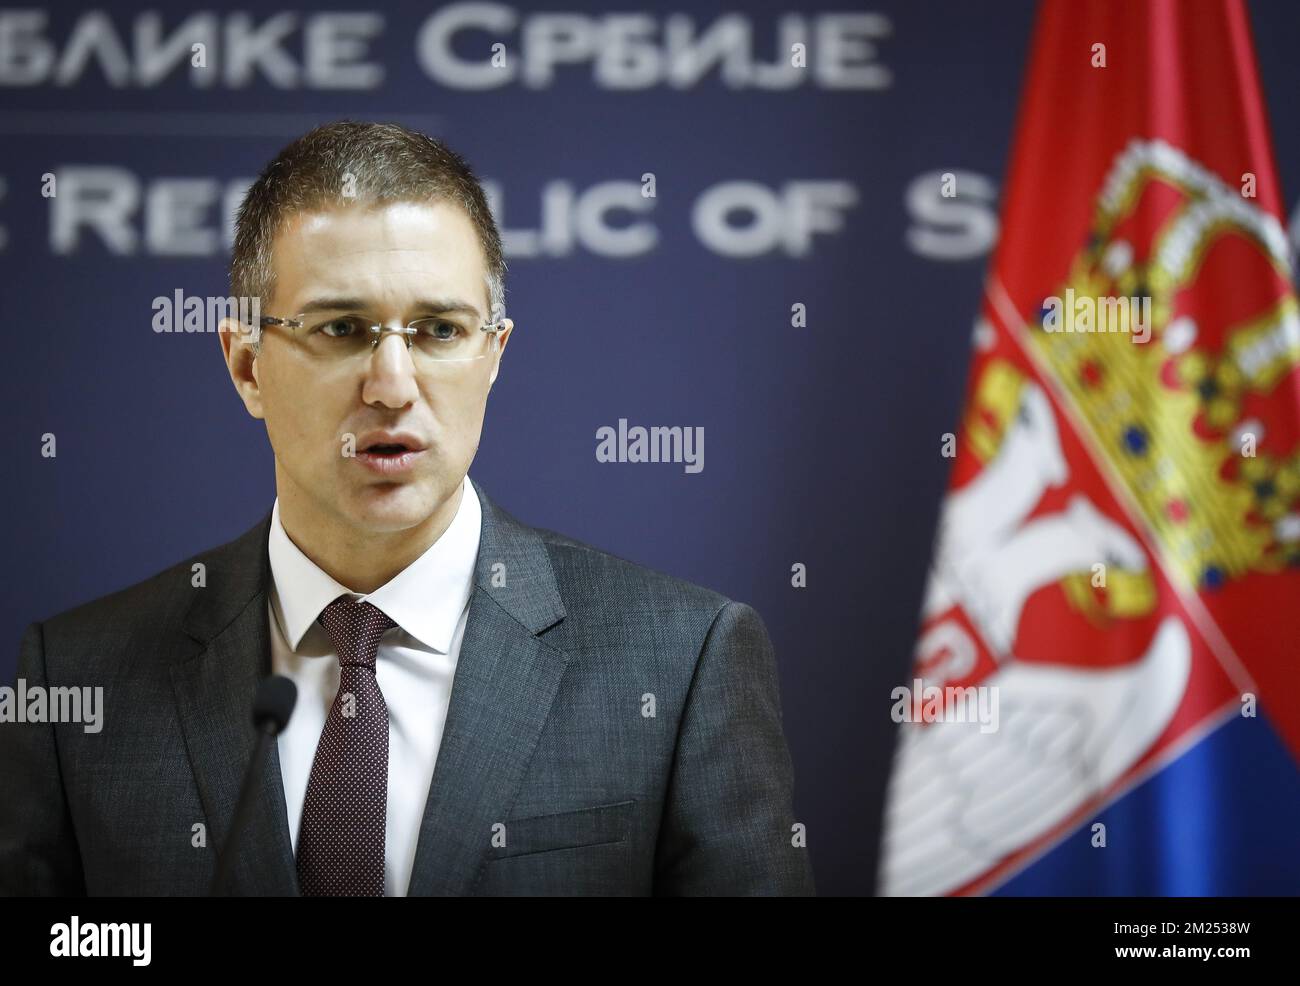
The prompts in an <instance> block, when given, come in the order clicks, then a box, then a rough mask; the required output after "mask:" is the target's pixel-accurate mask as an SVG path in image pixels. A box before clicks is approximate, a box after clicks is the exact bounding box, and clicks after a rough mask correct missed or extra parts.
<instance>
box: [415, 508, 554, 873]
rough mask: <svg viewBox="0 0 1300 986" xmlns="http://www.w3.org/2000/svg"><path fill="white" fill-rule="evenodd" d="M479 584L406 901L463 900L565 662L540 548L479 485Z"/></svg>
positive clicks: (531, 533) (508, 805)
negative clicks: (554, 642)
mask: <svg viewBox="0 0 1300 986" xmlns="http://www.w3.org/2000/svg"><path fill="white" fill-rule="evenodd" d="M473 485H474V490H475V492H476V493H478V496H479V500H480V502H481V503H482V505H483V523H482V529H481V532H480V537H479V554H478V562H477V564H476V566H475V578H474V581H475V585H474V589H473V592H472V594H471V596H470V604H469V615H468V617H467V622H466V625H465V634H464V638H463V639H462V641H461V648H460V658H459V660H458V662H457V665H456V677H455V680H454V681H453V684H452V693H451V704H450V706H449V707H448V710H447V720H446V724H445V726H444V728H443V735H442V743H441V746H440V748H439V752H438V762H437V765H436V767H435V769H434V773H433V781H432V783H431V784H430V786H429V797H428V801H427V803H426V804H425V810H424V818H423V821H422V823H421V826H420V838H419V844H418V846H417V848H416V853H415V865H414V869H413V870H412V873H411V883H410V888H409V891H408V893H410V894H411V895H420V894H464V893H469V892H470V891H471V890H472V889H473V886H474V883H475V881H476V879H477V877H478V874H479V872H480V870H481V868H482V866H483V863H484V861H485V860H486V859H487V852H488V850H489V848H490V846H491V841H490V840H491V838H492V826H493V824H494V823H496V822H503V821H505V820H506V817H507V815H508V814H509V812H510V809H511V806H512V804H513V802H514V799H515V795H516V793H517V791H518V788H519V784H520V782H521V781H522V779H523V775H524V772H525V770H526V769H527V767H528V762H529V760H530V759H531V757H532V753H533V749H534V747H535V746H536V744H537V739H538V736H539V735H540V734H541V731H542V729H543V727H544V726H545V724H546V719H547V717H548V715H549V714H550V708H551V702H552V701H553V700H554V698H555V694H556V692H557V690H558V689H559V685H560V679H561V678H562V677H563V674H564V668H565V664H566V662H567V656H566V655H565V653H564V652H562V651H559V650H557V649H556V648H554V647H552V646H551V645H550V644H548V643H546V641H545V640H543V639H541V638H540V637H539V634H541V633H542V632H543V631H545V630H546V629H548V628H549V627H551V626H554V625H555V624H556V623H558V622H559V621H560V620H561V619H563V618H564V606H563V604H562V603H561V601H560V594H559V590H558V588H557V586H556V582H555V573H554V571H553V569H552V567H551V562H550V557H549V555H548V554H547V551H546V546H545V545H544V544H543V543H542V541H541V539H540V538H539V537H538V535H537V534H536V532H534V531H533V530H531V529H530V528H527V527H525V526H523V525H522V524H520V523H519V522H518V521H516V520H515V519H514V518H512V517H511V516H510V515H509V514H507V513H506V512H505V511H503V510H501V509H500V508H499V507H497V506H496V505H495V504H493V503H492V502H491V500H489V499H488V498H487V496H486V495H485V494H484V493H483V491H482V489H481V488H480V487H479V485H478V484H477V483H474V484H473Z"/></svg>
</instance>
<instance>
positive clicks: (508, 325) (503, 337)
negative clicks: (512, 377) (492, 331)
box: [488, 318, 515, 390]
mask: <svg viewBox="0 0 1300 986" xmlns="http://www.w3.org/2000/svg"><path fill="white" fill-rule="evenodd" d="M501 326H502V327H501V328H500V329H498V330H497V352H496V359H495V361H494V362H493V364H492V379H491V380H489V381H488V389H489V390H490V389H491V388H492V385H493V384H494V383H496V382H497V374H498V373H500V372H501V357H502V356H504V355H505V354H506V343H507V342H509V341H510V333H511V332H513V331H514V330H515V323H514V321H513V320H511V319H508V318H505V319H502V320H501Z"/></svg>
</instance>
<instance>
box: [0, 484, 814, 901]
mask: <svg viewBox="0 0 1300 986" xmlns="http://www.w3.org/2000/svg"><path fill="white" fill-rule="evenodd" d="M474 486H475V489H476V490H478V492H479V497H480V500H481V501H482V503H483V526H482V533H481V538H480V546H479V557H478V564H477V567H476V572H475V587H474V590H473V593H472V595H471V598H470V608H469V617H468V624H467V626H466V629H465V635H464V640H463V642H462V645H461V651H460V661H459V665H458V667H457V669H456V675H455V680H454V683H453V688H452V696H451V704H450V707H449V709H448V713H447V720H446V726H445V730H444V733H443V737H442V746H441V749H440V751H439V753H438V760H437V764H436V767H435V770H434V775H433V782H432V784H431V786H430V790H429V795H428V801H427V804H426V806H425V811H424V819H423V823H422V825H421V828H420V836H419V844H418V848H417V851H416V857H415V868H414V871H413V873H412V876H411V884H410V891H409V892H410V893H411V894H413V895H414V894H652V893H653V894H809V893H812V892H813V881H812V871H811V868H810V865H809V860H808V850H807V849H805V848H802V847H801V845H802V840H800V839H796V838H795V837H794V834H793V830H794V827H795V826H796V822H797V819H796V817H795V815H794V813H793V808H792V803H791V798H792V789H793V774H792V769H791V762H790V755H789V752H788V750H787V747H786V741H785V737H784V735H783V733H782V728H781V708H780V700H779V697H778V690H777V676H776V666H775V660H774V657H773V652H772V646H771V643H770V642H769V640H768V636H767V632H766V630H765V628H764V626H763V623H762V620H761V619H760V618H759V616H758V614H757V613H756V612H755V611H754V610H753V609H751V608H750V607H748V606H746V605H743V604H741V603H735V602H730V601H729V600H727V599H726V598H724V597H723V596H721V595H719V594H717V593H715V592H710V591H708V590H707V589H703V588H700V587H698V586H695V585H691V584H689V583H686V582H682V581H679V580H677V579H673V578H670V577H668V576H666V575H661V574H659V573H656V572H652V571H650V570H648V569H645V568H641V567H639V566H637V565H633V564H631V563H629V562H627V561H623V560H622V559H619V558H616V557H614V556H612V555H609V554H605V553H604V552H601V551H597V550H596V549H594V548H591V547H589V546H587V545H584V544H581V543H579V542H577V541H573V540H571V539H569V538H566V537H563V536H560V535H557V534H554V533H552V532H549V531H543V530H538V529H534V528H531V527H527V526H525V525H523V524H521V523H519V522H518V521H516V520H515V519H514V518H513V517H511V516H510V515H509V514H507V513H505V512H504V511H503V510H501V509H500V508H499V507H497V506H495V505H494V504H493V503H492V502H491V501H490V500H489V499H488V498H487V497H486V495H484V493H483V491H482V489H480V488H479V487H478V484H477V483H475V484H474ZM269 526H270V515H269V514H268V515H267V516H266V517H265V518H264V519H263V520H262V521H261V522H259V523H258V524H257V526H256V527H254V528H253V529H252V530H250V531H249V532H248V533H246V534H244V535H243V536H242V537H240V538H238V539H237V540H235V541H232V542H230V543H229V544H226V545H223V546H221V547H219V548H216V549H214V550H212V551H209V552H207V553H205V554H202V555H199V556H197V557H196V558H192V559H190V560H188V561H185V562H182V563H181V564H179V565H177V566H175V567H173V568H169V569H167V570H166V571H164V572H162V573H160V574H158V575H156V576H154V577H153V578H151V579H149V580H147V581H145V582H142V583H140V584H138V585H135V586H133V587H131V588H129V589H125V590H123V591H121V592H118V593H115V594H113V595H110V596H106V597H104V598H102V599H99V600H96V601H94V602H91V603H88V604H86V605H84V606H81V607H79V608H77V609H74V610H71V611H70V612H67V613H64V614H62V615H60V616H57V617H54V618H53V619H50V620H46V621H44V622H43V623H36V624H33V625H32V626H31V627H30V628H29V629H28V631H27V633H26V635H25V636H24V638H23V642H22V652H21V657H20V660H19V666H18V677H19V678H24V679H26V684H27V687H28V688H29V689H30V688H31V687H32V686H33V685H48V686H60V685H62V686H95V685H102V686H103V687H104V709H103V712H102V714H103V728H102V731H101V732H99V733H87V732H86V731H85V729H84V727H83V725H81V724H77V723H59V724H54V725H49V724H43V723H21V724H20V723H14V722H9V723H4V724H0V792H2V793H0V892H2V893H6V894H65V895H71V894H81V893H90V894H96V895H100V894H107V895H136V894H150V895H159V894H205V893H207V892H208V889H209V885H210V883H211V881H212V877H213V873H214V869H215V851H214V850H215V848H216V847H221V846H223V845H224V840H225V837H226V833H227V830H228V827H229V824H230V820H231V815H232V813H233V809H234V805H235V801H236V799H237V798H238V795H239V786H240V783H241V779H242V776H243V773H244V769H245V765H246V764H247V762H248V760H249V757H250V755H251V753H252V749H253V741H254V733H253V729H252V725H251V720H250V710H251V706H252V700H253V693H254V690H255V688H256V686H257V683H258V681H259V680H260V679H261V678H262V677H263V676H265V675H267V674H268V673H269V671H270V654H271V650H270V635H269V634H270V631H269V626H268V622H267V592H268V588H269V584H270V566H269V561H268V555H267V533H268V530H269ZM195 562H203V563H204V565H205V566H206V580H207V584H206V587H203V588H195V587H193V586H192V565H193V564H194V563H195ZM497 563H500V564H501V565H502V566H504V568H494V566H496V565H497ZM494 573H495V574H496V576H497V577H496V578H495V579H494ZM503 580H504V585H502V584H499V583H501V582H502V581H503ZM651 711H652V712H653V715H649V714H648V713H649V712H651ZM497 823H504V826H505V828H504V834H505V845H504V846H501V845H499V844H494V842H495V843H499V842H500V841H501V840H500V839H499V838H498V839H496V840H494V839H493V834H494V831H495V832H500V831H501V830H500V828H499V827H495V828H494V826H496V825H497ZM196 833H198V834H197V835H196ZM196 843H199V844H198V845H196ZM203 843H206V844H203ZM234 892H235V893H240V894H276V895H293V894H296V893H297V892H298V888H297V879H296V875H295V867H294V859H293V854H292V848H291V843H290V838H289V826H288V821H287V816H286V810H285V802H284V791H283V784H282V780H281V776H280V766H279V759H278V757H277V756H276V754H275V749H274V743H273V744H272V748H271V756H270V758H269V760H268V762H267V767H266V770H265V771H264V772H263V778H262V784H261V786H260V795H259V801H258V804H257V807H256V811H255V812H254V817H253V819H252V821H251V823H250V827H249V829H248V830H247V833H246V838H245V840H244V843H243V846H242V851H241V853H240V856H239V861H238V864H237V866H236V869H235V877H234Z"/></svg>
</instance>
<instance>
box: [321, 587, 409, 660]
mask: <svg viewBox="0 0 1300 986" xmlns="http://www.w3.org/2000/svg"><path fill="white" fill-rule="evenodd" d="M317 622H318V623H320V625H321V626H323V627H324V628H325V632H326V633H328V634H329V636H330V640H331V641H333V643H334V650H335V651H337V652H338V655H339V664H360V665H363V666H365V667H368V668H373V667H374V666H375V654H376V653H377V652H378V650H379V638H380V637H382V636H383V635H384V631H385V630H387V629H389V628H390V627H395V626H397V624H396V623H394V622H393V621H392V620H390V619H389V618H388V614H387V613H385V612H384V611H383V610H382V609H380V608H379V607H378V606H374V605H372V604H370V603H366V602H357V601H356V600H354V599H349V598H348V597H347V596H339V598H338V599H335V600H334V601H333V602H332V603H330V604H329V605H328V606H326V607H325V608H324V609H323V610H321V614H320V616H319V617H317Z"/></svg>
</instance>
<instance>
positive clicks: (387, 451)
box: [363, 445, 413, 455]
mask: <svg viewBox="0 0 1300 986" xmlns="http://www.w3.org/2000/svg"><path fill="white" fill-rule="evenodd" d="M363 451H365V452H366V454H368V455H401V454H402V453H403V452H410V451H413V450H412V449H411V448H410V447H409V446H407V445H371V446H370V447H369V448H367V449H364V450H363Z"/></svg>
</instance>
